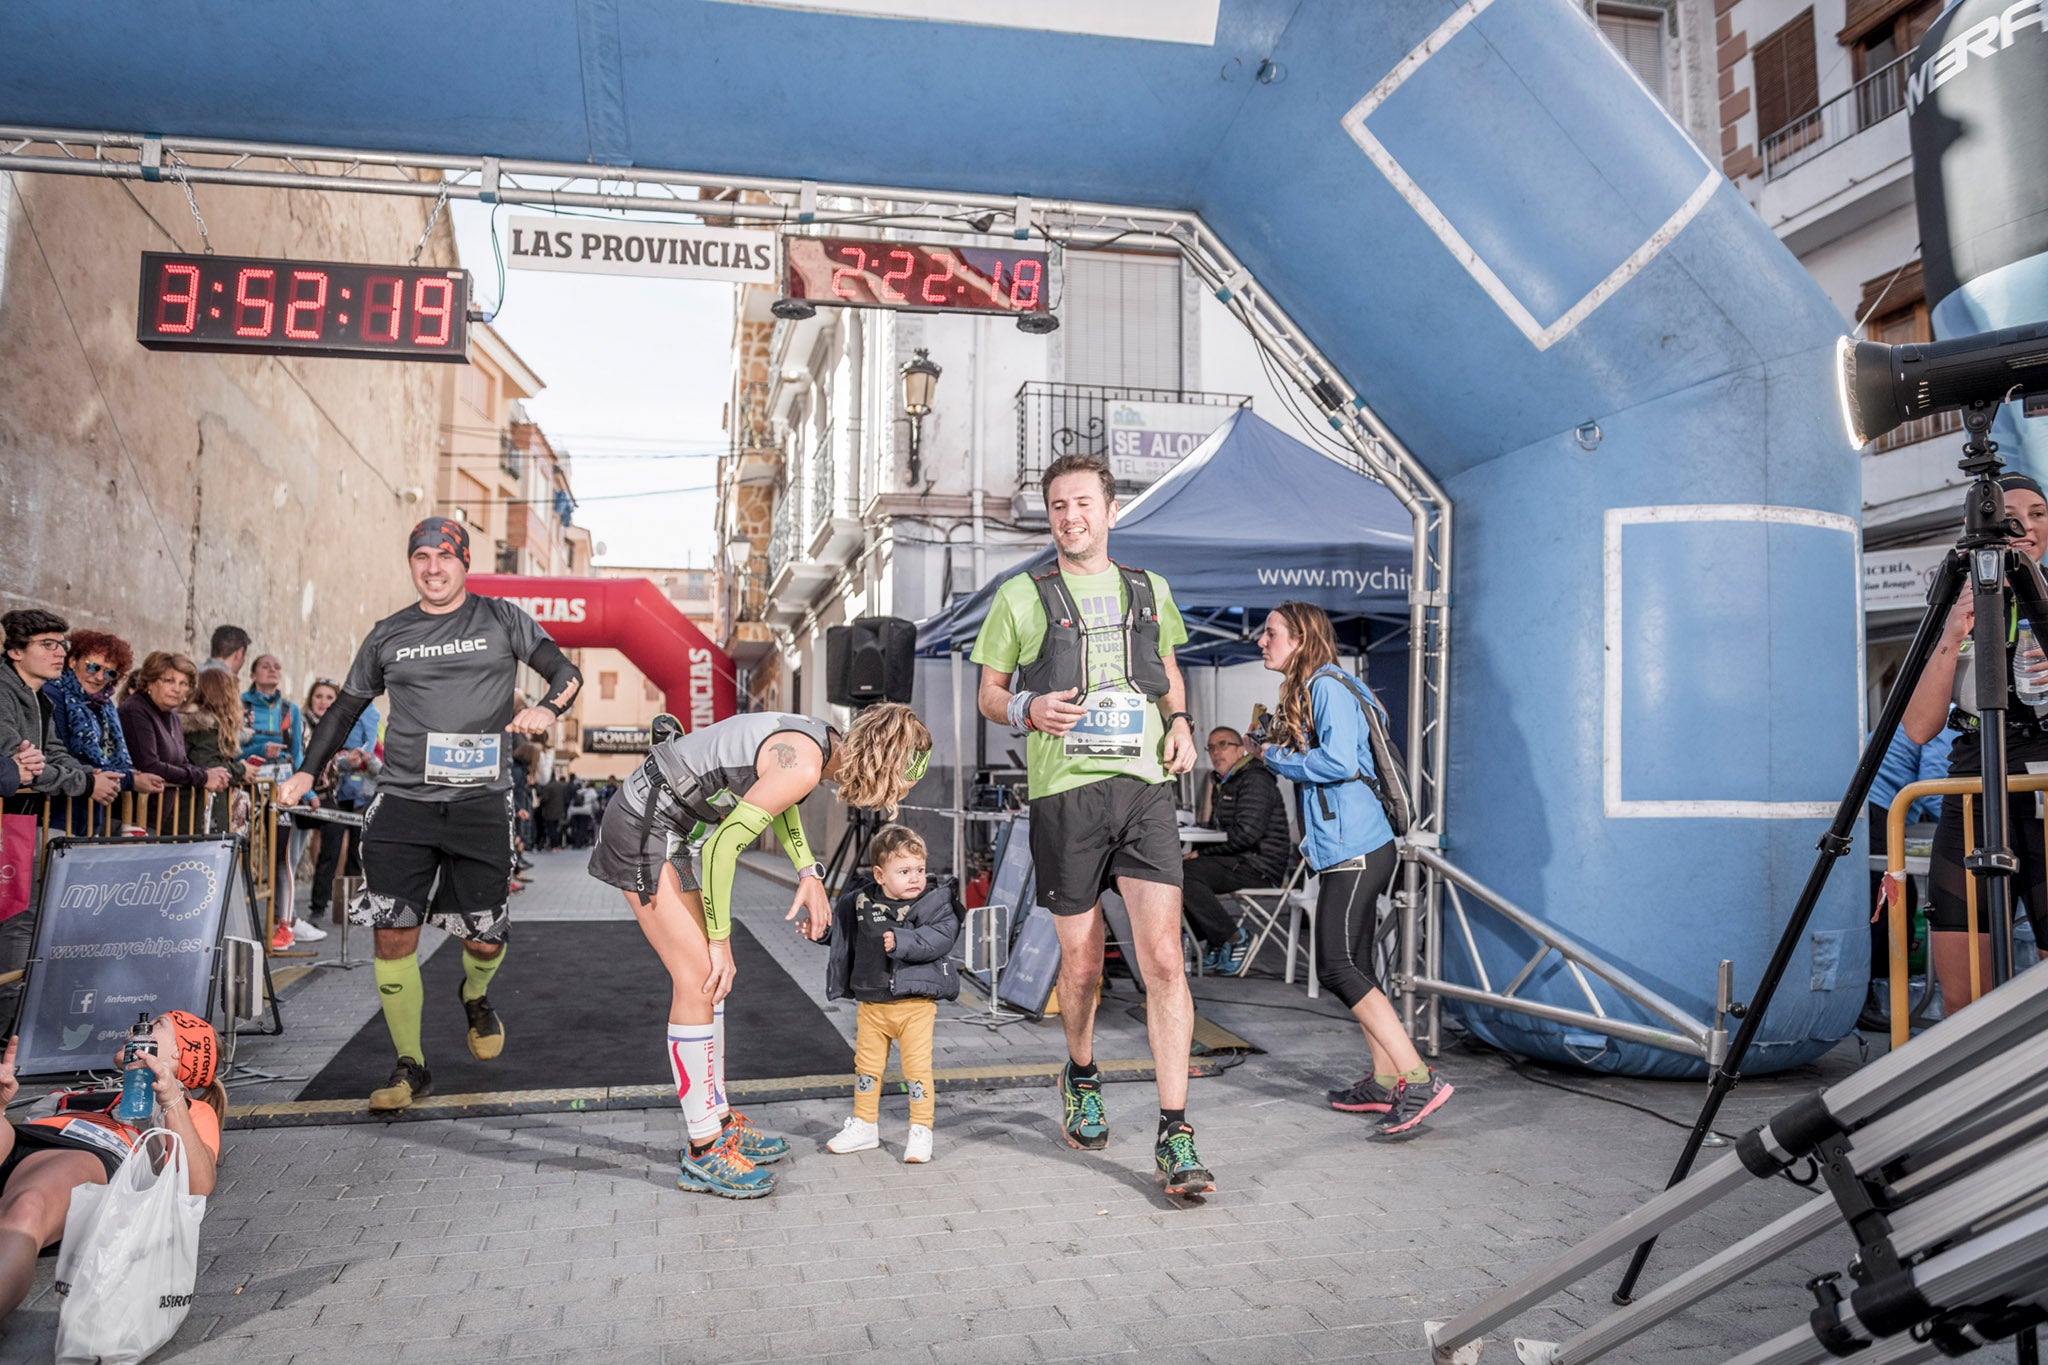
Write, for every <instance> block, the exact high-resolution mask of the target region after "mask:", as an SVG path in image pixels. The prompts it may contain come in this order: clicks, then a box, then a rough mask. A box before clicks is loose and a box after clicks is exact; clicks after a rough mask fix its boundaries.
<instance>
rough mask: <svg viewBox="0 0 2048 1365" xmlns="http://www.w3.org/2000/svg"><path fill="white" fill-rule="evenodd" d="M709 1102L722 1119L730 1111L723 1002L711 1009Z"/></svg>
mask: <svg viewBox="0 0 2048 1365" xmlns="http://www.w3.org/2000/svg"><path fill="white" fill-rule="evenodd" d="M711 1102H712V1104H713V1106H714V1107H715V1108H716V1110H717V1113H718V1117H719V1118H720V1119H721V1120H722V1119H724V1118H725V1116H726V1115H727V1114H730V1113H731V1112H732V1104H731V1103H730V1102H729V1101H728V1100H727V1099H726V1098H725V1002H724V1001H722V1000H721V1001H720V1002H719V1003H718V1004H716V1005H714V1006H712V1009H711Z"/></svg>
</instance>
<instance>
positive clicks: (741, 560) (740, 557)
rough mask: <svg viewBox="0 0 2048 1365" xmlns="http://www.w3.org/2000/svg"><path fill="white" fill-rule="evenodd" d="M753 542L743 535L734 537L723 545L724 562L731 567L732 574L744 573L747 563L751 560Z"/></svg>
mask: <svg viewBox="0 0 2048 1365" xmlns="http://www.w3.org/2000/svg"><path fill="white" fill-rule="evenodd" d="M753 555H754V542H753V540H752V539H751V538H749V537H748V536H745V535H735V536H734V537H733V538H732V539H731V540H728V541H727V542H726V543H725V562H726V563H728V564H730V565H732V570H733V572H734V573H745V572H746V571H747V561H748V560H749V559H751V558H753Z"/></svg>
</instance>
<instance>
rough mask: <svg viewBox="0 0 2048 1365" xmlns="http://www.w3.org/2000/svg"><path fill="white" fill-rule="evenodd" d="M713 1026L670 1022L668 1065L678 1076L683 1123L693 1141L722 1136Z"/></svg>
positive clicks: (677, 1084) (677, 1095)
mask: <svg viewBox="0 0 2048 1365" xmlns="http://www.w3.org/2000/svg"><path fill="white" fill-rule="evenodd" d="M713 1036H714V1035H713V1033H712V1028H711V1026H710V1025H707V1024H673V1023H672V1024H670V1025H669V1026H668V1067H669V1073H670V1074H671V1075H672V1076H674V1077H675V1082H676V1098H677V1099H678V1100H680V1101H682V1105H683V1127H684V1128H686V1129H688V1130H689V1134H690V1140H691V1141H693V1142H709V1141H710V1140H711V1139H712V1138H715V1137H717V1136H718V1130H719V1122H718V1096H717V1091H716V1089H715V1086H714V1083H713V1081H712V1060H711V1058H712V1053H713V1051H714V1045H713V1042H712V1038H713Z"/></svg>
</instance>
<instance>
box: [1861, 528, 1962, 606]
mask: <svg viewBox="0 0 2048 1365" xmlns="http://www.w3.org/2000/svg"><path fill="white" fill-rule="evenodd" d="M1951 548H1952V547H1951V546H1949V545H1946V544H1943V545H1906V546H1902V547H1900V548H1898V549H1895V550H1865V551H1864V552H1863V610H1864V611H1866V612H1871V611H1896V610H1899V609H1900V608H1904V607H1911V608H1913V609H1914V610H1916V611H1917V610H1920V609H1922V608H1924V607H1925V606H1926V605H1927V589H1928V588H1929V587H1931V586H1932V585H1933V583H1934V574H1935V571H1936V570H1937V569H1939V568H1940V567H1941V561H1942V560H1943V559H1944V558H1946V557H1947V555H1948V552H1949V550H1950V549H1951Z"/></svg>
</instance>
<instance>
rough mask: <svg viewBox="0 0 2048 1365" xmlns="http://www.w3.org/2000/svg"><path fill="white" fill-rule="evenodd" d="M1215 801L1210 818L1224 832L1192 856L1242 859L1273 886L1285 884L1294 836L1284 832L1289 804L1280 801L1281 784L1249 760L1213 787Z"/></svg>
mask: <svg viewBox="0 0 2048 1365" xmlns="http://www.w3.org/2000/svg"><path fill="white" fill-rule="evenodd" d="M1215 799H1216V804H1215V809H1214V813H1213V818H1214V821H1215V825H1216V828H1218V829H1220V830H1222V831H1223V834H1224V838H1223V842H1222V843H1220V844H1203V845H1201V846H1199V847H1198V848H1197V849H1196V850H1195V852H1196V854H1197V855H1198V856H1200V857H1204V858H1221V857H1225V856H1230V857H1237V858H1243V859H1245V860H1246V861H1247V862H1249V863H1251V864H1253V865H1254V866H1255V867H1257V868H1258V869H1259V871H1260V872H1262V873H1264V874H1265V875H1266V876H1267V877H1268V878H1270V879H1271V880H1272V881H1273V882H1274V884H1276V885H1277V884H1278V883H1279V882H1281V881H1282V880H1283V879H1285V877H1286V876H1287V857H1288V854H1289V852H1290V851H1291V850H1292V849H1293V846H1294V836H1293V835H1292V834H1291V833H1290V832H1289V831H1288V828H1287V803H1286V802H1285V801H1284V800H1282V799H1281V797H1280V781H1279V779H1278V778H1276V777H1274V776H1273V774H1272V773H1271V772H1270V771H1268V770H1267V768H1266V765H1265V764H1263V763H1261V762H1259V760H1257V759H1256V758H1248V759H1246V760H1244V762H1242V763H1240V764H1238V765H1237V770H1236V771H1235V772H1233V773H1231V774H1230V775H1229V776H1227V777H1225V778H1223V779H1222V780H1221V781H1219V782H1218V783H1217V784H1216V792H1215Z"/></svg>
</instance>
